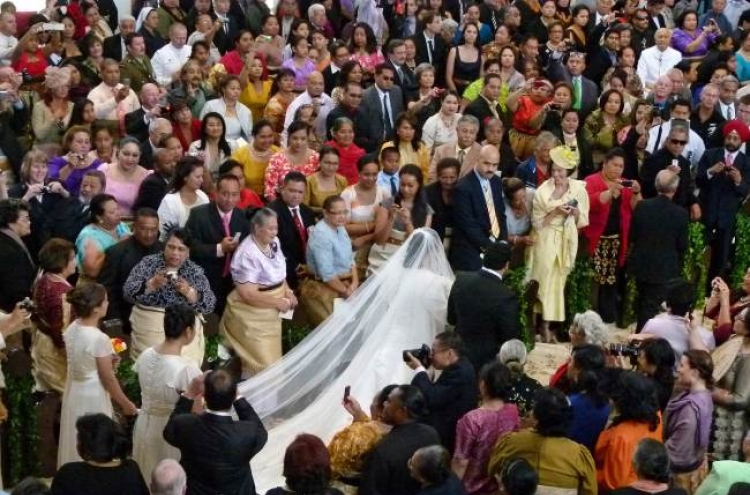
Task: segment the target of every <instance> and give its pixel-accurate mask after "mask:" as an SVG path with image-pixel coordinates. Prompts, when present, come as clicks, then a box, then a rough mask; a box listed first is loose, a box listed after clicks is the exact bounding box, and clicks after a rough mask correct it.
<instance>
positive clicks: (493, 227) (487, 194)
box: [484, 181, 500, 239]
mask: <svg viewBox="0 0 750 495" xmlns="http://www.w3.org/2000/svg"><path fill="white" fill-rule="evenodd" d="M484 202H485V203H487V212H488V213H489V215H490V233H491V234H492V237H494V238H495V239H500V223H499V222H498V221H497V213H496V212H495V202H494V201H493V200H492V188H491V187H490V181H487V182H486V185H485V186H484Z"/></svg>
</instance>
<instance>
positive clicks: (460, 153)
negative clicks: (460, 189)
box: [458, 150, 466, 165]
mask: <svg viewBox="0 0 750 495" xmlns="http://www.w3.org/2000/svg"><path fill="white" fill-rule="evenodd" d="M464 158H466V151H464V150H458V163H460V164H461V165H463V164H464Z"/></svg>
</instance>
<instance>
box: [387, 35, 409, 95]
mask: <svg viewBox="0 0 750 495" xmlns="http://www.w3.org/2000/svg"><path fill="white" fill-rule="evenodd" d="M385 63H386V64H387V65H388V66H389V67H391V68H392V69H393V71H394V73H395V74H396V80H395V81H394V82H395V83H396V86H398V87H399V88H401V95H402V96H403V98H404V101H403V104H404V107H406V96H407V95H408V94H411V93H413V92H414V91H416V90H417V77H416V76H415V75H414V73H413V72H412V71H411V69H410V68H408V67H407V66H406V44H405V43H404V40H399V39H392V40H391V41H389V42H388V60H386V62H385Z"/></svg>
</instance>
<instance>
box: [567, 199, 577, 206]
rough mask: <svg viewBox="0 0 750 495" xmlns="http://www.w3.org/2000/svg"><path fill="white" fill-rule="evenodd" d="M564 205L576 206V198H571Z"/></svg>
mask: <svg viewBox="0 0 750 495" xmlns="http://www.w3.org/2000/svg"><path fill="white" fill-rule="evenodd" d="M565 206H569V207H570V208H578V200H577V199H575V198H573V199H571V200H570V201H568V202H567V203H565Z"/></svg>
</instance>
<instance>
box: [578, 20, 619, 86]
mask: <svg viewBox="0 0 750 495" xmlns="http://www.w3.org/2000/svg"><path fill="white" fill-rule="evenodd" d="M602 33H604V43H603V44H600V42H601V38H602ZM586 44H587V45H588V46H587V48H586V51H587V52H588V61H587V62H586V71H585V72H584V75H585V76H586V77H587V78H589V79H590V80H592V81H601V80H602V78H603V77H604V74H605V73H606V72H607V69H609V68H610V67H614V66H615V64H616V63H617V51H618V50H619V49H620V32H619V31H618V30H617V26H615V25H613V24H605V23H601V24H599V25H598V26H596V27H595V28H594V31H593V32H592V33H591V34H590V35H589V37H588V40H587V42H586Z"/></svg>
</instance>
